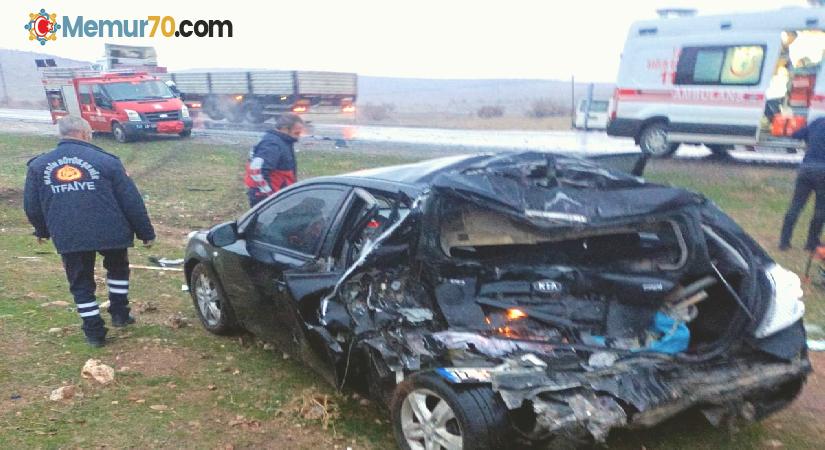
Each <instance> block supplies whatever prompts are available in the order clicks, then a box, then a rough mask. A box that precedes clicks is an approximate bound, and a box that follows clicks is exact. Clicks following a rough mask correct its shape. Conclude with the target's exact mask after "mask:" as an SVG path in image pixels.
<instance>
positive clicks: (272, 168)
mask: <svg viewBox="0 0 825 450" xmlns="http://www.w3.org/2000/svg"><path fill="white" fill-rule="evenodd" d="M303 131H304V121H303V119H301V117H300V116H298V115H297V114H292V113H288V114H282V115H280V116H278V119H277V121H276V122H275V129H274V130H270V131H267V132H266V134H264V137H263V138H262V139H261V141H260V142H258V143H257V144H256V145H255V146H254V147H252V150H250V152H249V160H248V161H247V163H246V176H245V177H244V183H245V184H246V187H247V188H248V191H247V195H248V196H249V206H255V205H257V204H258V203H259V202H260V201H261V200H263V199H265V198H267V197H269V196H270V195H273V194H275V193H276V192H278V191H279V190H281V189H283V188H285V187H287V186H289V185H290V184H292V183H294V182H295V181H296V179H297V173H298V169H297V166H296V164H295V149H294V145H295V142H297V141H298V139H299V138H300V137H301V133H303Z"/></svg>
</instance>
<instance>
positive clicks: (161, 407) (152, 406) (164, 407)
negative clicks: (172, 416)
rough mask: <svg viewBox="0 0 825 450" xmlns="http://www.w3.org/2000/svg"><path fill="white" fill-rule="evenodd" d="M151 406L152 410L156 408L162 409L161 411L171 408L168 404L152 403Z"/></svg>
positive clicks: (157, 409) (156, 409)
mask: <svg viewBox="0 0 825 450" xmlns="http://www.w3.org/2000/svg"><path fill="white" fill-rule="evenodd" d="M149 408H151V409H152V410H155V411H160V412H163V411H168V410H169V407H168V406H166V405H151V406H149Z"/></svg>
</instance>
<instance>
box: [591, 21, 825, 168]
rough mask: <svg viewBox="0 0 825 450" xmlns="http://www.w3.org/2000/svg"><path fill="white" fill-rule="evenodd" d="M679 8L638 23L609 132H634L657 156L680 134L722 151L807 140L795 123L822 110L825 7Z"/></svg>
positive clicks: (681, 139)
mask: <svg viewBox="0 0 825 450" xmlns="http://www.w3.org/2000/svg"><path fill="white" fill-rule="evenodd" d="M672 11H675V10H660V11H659V13H660V16H661V18H660V19H658V20H648V21H640V22H636V23H635V24H633V26H632V27H631V29H630V32H629V33H628V37H627V41H626V43H625V47H624V51H623V53H622V59H621V64H620V68H619V75H618V80H617V83H616V91H615V93H614V96H613V99H612V101H611V105H610V108H609V111H610V119H609V123H608V127H607V134H609V135H612V136H627V137H632V138H634V139H635V140H636V143H637V144H638V145H640V146H641V148H642V150H643V151H645V152H647V153H649V154H651V155H653V156H655V157H666V156H670V155H672V154H673V153H674V152H675V151H676V149H677V148H678V147H679V145H680V144H682V143H687V144H704V145H706V146H707V147H708V148H709V149H710V150H711V151H712V152H714V153H716V154H725V153H726V152H727V151H728V150H729V149H730V148H732V147H733V146H734V145H743V146H746V147H747V148H750V149H755V148H756V147H768V148H769V147H777V148H780V149H784V150H788V151H796V149H799V148H803V147H804V143H803V142H801V141H797V140H795V139H792V138H791V135H792V134H793V131H794V130H796V129H798V128H800V127H802V126H804V125H805V123H806V122H808V123H810V122H811V121H813V120H815V119H816V118H818V117H822V116H825V64H823V56H825V7H821V6H814V7H789V8H783V9H780V10H777V11H766V12H756V13H743V14H728V15H718V16H694V15H693V14H694V13H695V11H693V10H679V14H676V16H677V17H668V14H667V13H669V12H672Z"/></svg>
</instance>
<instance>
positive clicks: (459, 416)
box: [390, 372, 510, 450]
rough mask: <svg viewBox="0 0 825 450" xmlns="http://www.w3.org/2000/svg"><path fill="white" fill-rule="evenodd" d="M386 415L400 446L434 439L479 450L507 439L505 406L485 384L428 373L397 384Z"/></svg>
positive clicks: (422, 445) (407, 448)
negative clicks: (461, 382)
mask: <svg viewBox="0 0 825 450" xmlns="http://www.w3.org/2000/svg"><path fill="white" fill-rule="evenodd" d="M434 412H435V414H433V413H434ZM442 412H443V414H442ZM390 413H391V415H392V422H393V432H394V433H395V439H396V443H397V444H398V447H399V448H401V449H403V450H412V449H414V448H430V447H427V445H426V444H427V443H428V442H431V440H436V439H437V441H436V442H438V443H441V444H442V447H444V448H449V449H452V448H459V449H460V448H466V449H479V450H490V449H498V448H502V446H503V445H504V443H505V442H507V441H508V435H507V434H508V432H509V430H510V427H509V424H508V421H507V407H506V406H505V405H504V402H503V401H502V400H501V398H499V397H498V395H497V394H495V393H494V392H493V390H492V389H491V388H490V387H489V386H478V385H472V386H461V385H451V384H449V383H447V382H446V381H445V380H443V379H442V378H441V377H439V376H438V375H436V374H434V373H431V372H428V373H419V374H414V375H412V376H410V377H409V378H407V379H406V380H404V381H403V382H402V383H401V384H399V385H398V386H397V387H396V388H395V392H394V393H393V399H392V403H391V405H390ZM436 415H437V416H438V418H436V417H434V416H436ZM422 423H425V424H426V425H423V426H422V425H421V424H422ZM448 444H453V445H452V446H451V445H448ZM436 448H438V447H437V446H436Z"/></svg>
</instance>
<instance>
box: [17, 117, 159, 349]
mask: <svg viewBox="0 0 825 450" xmlns="http://www.w3.org/2000/svg"><path fill="white" fill-rule="evenodd" d="M58 126H59V129H60V136H61V141H60V143H58V144H57V147H56V148H55V149H54V150H52V151H50V152H48V153H45V154H42V155H40V156H37V157H35V158H33V159H32V160H31V161H29V164H28V165H29V168H28V173H27V174H26V188H25V193H24V208H25V210H26V215H27V216H28V218H29V222H30V223H31V224H32V226H34V235H35V236H36V237H37V240H38V242H39V243H43V242H44V241H45V240H47V239H49V238H51V239H52V241H53V242H54V246H55V247H56V248H57V252H58V253H59V254H60V255H61V257H62V258H63V266H64V268H65V270H66V277H67V278H68V281H69V290H70V291H71V293H72V295H73V296H74V301H75V303H76V304H77V311H78V313H79V314H80V317H81V318H82V319H83V332H84V333H85V334H86V341H87V342H88V343H89V344H90V345H92V346H95V347H100V346H102V345H104V343H105V338H106V331H107V329H106V327H105V326H104V325H105V324H104V322H103V319H102V318H101V317H100V311H99V309H98V304H97V300H96V298H95V279H94V268H95V256H96V253H100V254H101V255H102V256H103V267H105V268H106V286H107V288H108V291H109V304H110V306H109V313H110V314H111V316H112V326H115V327H122V326H126V325H129V324H131V323H134V321H135V320H134V318H132V316H131V315H130V314H129V311H130V310H129V306H128V304H129V301H128V297H127V296H128V293H129V258H128V254H127V248H128V247H132V246H133V245H134V242H133V239H134V236H135V235H137V238H138V239H140V240H142V241H143V244H144V245H145V246H147V247H148V246H151V245H152V242H153V241H154V239H155V230H154V228H153V227H152V223H151V222H150V220H149V216H148V214H147V213H146V207H145V206H144V204H143V199H142V198H141V196H140V193H139V192H138V190H137V187H135V184H134V183H133V182H132V180H131V179H130V178H129V175H127V174H126V170H125V169H124V168H123V164H121V162H120V160H119V159H118V157H117V156H114V155H112V154H109V153H106V152H105V151H103V150H102V149H100V148H99V147H97V146H95V145H92V144H91V143H89V141H90V140H91V136H92V130H91V128H90V127H89V124H88V123H87V122H86V121H85V120H83V119H81V118H80V117H76V116H66V117H63V118H62V119H60V121H59V122H58Z"/></svg>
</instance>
